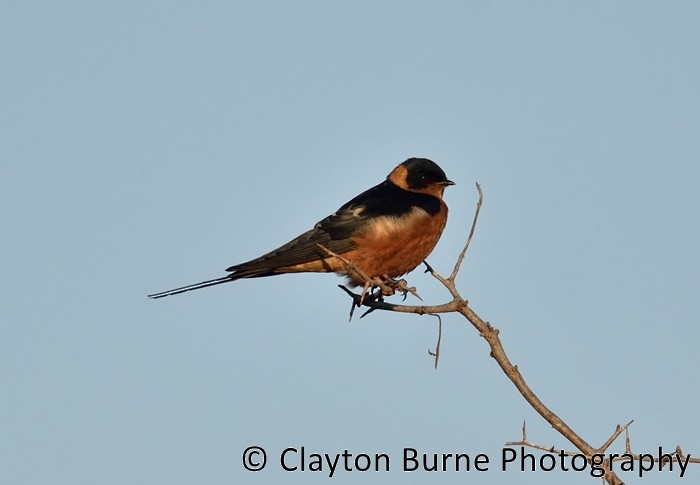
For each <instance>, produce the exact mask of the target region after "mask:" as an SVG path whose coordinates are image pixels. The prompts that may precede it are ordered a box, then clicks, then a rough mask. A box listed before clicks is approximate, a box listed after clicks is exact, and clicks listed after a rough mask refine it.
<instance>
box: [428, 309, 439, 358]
mask: <svg viewBox="0 0 700 485" xmlns="http://www.w3.org/2000/svg"><path fill="white" fill-rule="evenodd" d="M428 315H432V316H434V317H437V319H438V338H437V343H436V344H435V352H433V351H431V350H430V349H428V355H430V356H432V357H435V368H436V369H437V367H438V360H439V359H440V342H441V341H442V318H440V315H439V314H437V313H428Z"/></svg>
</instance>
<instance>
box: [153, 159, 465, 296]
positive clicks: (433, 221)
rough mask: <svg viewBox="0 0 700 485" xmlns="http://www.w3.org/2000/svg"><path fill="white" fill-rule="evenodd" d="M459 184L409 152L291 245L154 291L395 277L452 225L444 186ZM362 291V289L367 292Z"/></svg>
mask: <svg viewBox="0 0 700 485" xmlns="http://www.w3.org/2000/svg"><path fill="white" fill-rule="evenodd" d="M450 185H454V182H453V181H451V180H449V179H448V178H447V176H446V175H445V172H444V171H443V170H442V169H441V168H440V167H439V166H438V165H437V164H436V163H435V162H433V161H432V160H429V159H427V158H409V159H407V160H405V161H404V162H402V163H400V164H399V165H397V166H396V167H395V168H394V169H393V170H392V171H391V172H390V173H389V175H387V177H386V179H385V180H384V181H383V182H381V183H379V184H378V185H375V186H374V187H372V188H370V189H368V190H366V191H364V192H362V193H361V194H360V195H358V196H356V197H355V198H353V199H351V200H350V201H348V202H347V203H345V204H344V205H342V206H341V207H340V208H339V209H338V210H337V211H335V212H334V213H332V214H331V215H329V216H328V217H326V218H325V219H322V220H321V221H319V222H318V223H316V225H315V226H314V227H313V228H312V229H310V230H309V231H306V232H305V233H303V234H301V235H300V236H298V237H296V238H294V239H292V240H291V241H289V242H288V243H286V244H284V245H282V246H280V247H278V248H277V249H274V250H272V251H270V252H269V253H266V254H264V255H262V256H260V257H258V258H255V259H252V260H250V261H247V262H245V263H240V264H236V265H233V266H230V267H229V268H227V269H226V271H227V272H228V273H229V274H227V275H225V276H222V277H220V278H215V279H210V280H206V281H202V282H200V283H195V284H192V285H187V286H183V287H180V288H174V289H172V290H168V291H163V292H160V293H154V294H151V295H148V297H149V298H151V299H158V298H163V297H166V296H171V295H177V294H180V293H185V292H187V291H192V290H198V289H201V288H207V287H210V286H215V285H220V284H223V283H229V282H232V281H236V280H239V279H244V278H259V277H263V276H273V275H278V274H286V273H303V272H314V273H326V272H334V273H337V274H339V275H341V276H345V277H347V279H348V284H349V285H350V286H353V287H357V286H363V285H364V287H365V290H364V291H367V288H368V286H374V282H376V281H387V280H389V281H391V280H392V279H393V278H396V277H399V276H402V275H404V274H406V273H408V272H410V271H412V270H413V269H415V268H416V267H417V266H418V265H420V264H421V263H423V262H424V261H425V259H426V258H427V257H428V255H429V254H430V253H431V252H432V251H433V249H434V248H435V245H436V244H437V242H438V240H439V239H440V236H441V235H442V232H443V229H444V228H445V225H446V223H447V205H446V204H445V202H444V200H443V194H444V192H445V188H446V187H448V186H450ZM363 295H364V293H363Z"/></svg>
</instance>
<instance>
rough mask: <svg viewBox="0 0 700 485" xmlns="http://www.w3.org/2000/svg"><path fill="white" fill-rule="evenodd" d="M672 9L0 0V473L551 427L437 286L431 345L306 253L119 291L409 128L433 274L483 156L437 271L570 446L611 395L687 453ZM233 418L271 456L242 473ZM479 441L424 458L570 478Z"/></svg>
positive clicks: (417, 279) (310, 204) (378, 170)
mask: <svg viewBox="0 0 700 485" xmlns="http://www.w3.org/2000/svg"><path fill="white" fill-rule="evenodd" d="M699 21H700V6H698V4H697V3H695V2H673V3H661V2H437V3H434V2H433V3H428V2H424V3H420V2H380V3H377V2H353V3H352V4H350V3H343V4H341V3H340V2H304V1H302V2H243V3H242V2H219V3H216V2H176V3H173V2H146V3H144V2H122V3H120V4H114V3H108V2H72V3H70V4H60V3H49V2H15V3H13V4H8V5H6V6H5V7H4V8H3V14H2V18H1V19H0V39H1V40H2V42H0V59H1V60H2V65H3V69H2V71H3V72H2V74H1V75H0V86H1V93H2V96H1V97H0V110H1V112H2V113H3V116H2V117H1V118H0V123H1V125H0V142H1V143H0V146H2V151H1V153H2V167H3V168H2V177H0V199H1V200H2V204H1V205H0V207H1V208H0V211H1V212H2V221H3V228H4V229H3V235H2V238H1V239H0V241H1V242H0V246H1V249H2V251H0V263H1V264H2V272H3V278H2V279H1V280H0V289H1V291H0V295H1V296H0V312H1V315H2V318H1V322H0V332H1V338H0V386H1V388H0V389H1V390H0V395H1V396H2V397H0V416H1V417H0V479H1V480H2V482H3V483H23V484H44V483H56V484H64V483H65V484H68V483H70V484H76V483H104V484H110V483H114V484H117V483H143V484H161V483H162V484H165V483H167V484H190V483H211V484H223V483H269V482H270V480H274V481H275V482H276V483H289V484H296V483H320V482H324V481H327V480H329V479H328V478H327V475H324V474H322V473H317V474H314V473H309V472H307V473H303V474H302V473H287V472H284V471H283V470H281V468H280V466H279V463H278V461H279V454H280V453H281V451H282V450H284V449H285V448H287V447H301V446H304V447H305V448H306V449H307V450H308V451H309V452H316V453H331V454H335V453H342V452H343V450H345V449H347V450H349V451H350V452H353V453H356V454H357V453H372V454H373V453H387V454H389V455H390V456H391V457H392V470H391V472H390V473H365V474H361V473H338V474H336V476H334V477H333V479H332V480H333V483H368V482H369V483H396V482H402V483H423V482H424V480H425V478H426V476H430V477H432V476H433V475H432V474H431V475H427V474H425V473H411V474H405V473H403V472H401V471H399V463H400V450H401V449H402V448H404V447H414V448H417V449H419V450H420V451H424V452H426V453H457V452H461V453H470V454H473V455H476V454H477V453H486V454H488V455H489V456H490V457H491V459H492V462H496V461H497V459H498V457H499V456H500V455H499V454H500V452H501V449H502V447H503V445H504V443H505V442H506V441H509V440H514V439H518V438H519V434H520V426H521V424H522V421H523V420H527V423H528V434H529V438H530V439H531V440H533V441H536V442H539V443H541V444H543V445H546V446H551V445H555V446H557V447H566V448H570V446H569V445H568V443H566V442H565V440H564V439H563V438H562V437H560V436H559V435H557V434H556V433H555V432H554V431H553V430H552V429H551V428H550V427H549V426H548V425H547V424H546V423H545V422H544V421H543V420H542V419H541V418H539V417H538V416H537V415H536V414H535V413H534V411H532V409H530V408H529V406H528V405H527V404H526V403H525V401H524V400H523V399H522V398H521V396H520V395H519V394H518V393H517V391H516V390H515V388H514V387H513V386H512V384H511V383H510V382H509V381H508V380H507V379H506V377H505V376H504V375H503V373H502V372H501V371H500V370H499V369H498V367H497V365H496V363H495V362H494V361H493V359H491V358H490V357H489V355H488V348H487V346H486V344H485V342H484V341H483V340H481V339H480V338H479V336H478V335H477V334H476V332H475V331H474V329H473V328H472V327H471V326H470V325H469V324H467V323H466V322H465V321H464V320H463V319H462V318H461V317H459V316H457V315H447V316H444V317H443V323H444V329H443V340H442V356H441V361H440V366H439V368H438V370H437V371H436V370H434V369H433V366H432V361H431V360H430V358H429V357H428V355H427V349H429V348H433V347H434V344H435V339H436V335H437V334H436V332H437V329H436V324H435V320H434V319H432V318H430V317H427V316H424V317H419V316H407V315H397V314H389V313H378V312H375V313H374V314H372V315H371V316H370V317H368V318H365V319H362V320H354V321H353V322H352V323H350V324H348V323H347V312H348V310H349V307H350V305H349V301H348V299H347V298H346V296H345V295H344V294H343V293H342V292H341V291H340V290H339V289H338V288H337V287H336V284H337V283H340V282H342V280H340V279H339V278H337V277H335V276H333V275H293V276H280V277H275V278H266V279H259V280H250V281H241V282H237V283H232V284H230V285H223V286H219V287H216V288H210V289H207V290H202V291H198V292H194V293H188V294H184V295H180V296H177V297H172V298H167V299H165V300H159V301H149V300H147V299H146V297H145V295H146V294H148V293H151V292H155V291H160V290H165V289H168V288H172V287H175V286H180V285H184V284H188V283H194V282H197V281H201V280H203V279H207V278H211V277H216V276H220V275H222V274H223V269H224V268H226V267H228V266H230V265H232V264H235V263H239V262H242V261H245V260H248V259H250V258H253V257H255V256H258V255H259V254H261V253H263V252H266V251H268V250H270V249H273V248H275V247H277V246H278V245H280V244H281V243H284V242H286V241H287V240H289V239H290V238H292V237H294V236H296V235H298V234H299V233H301V232H303V231H305V230H307V229H308V228H310V227H311V226H312V225H313V224H314V223H315V222H316V221H318V220H319V219H321V218H323V217H324V216H326V215H327V214H329V213H330V212H332V211H334V210H335V209H336V208H337V207H339V206H340V205H341V204H343V203H344V202H346V201H347V200H349V199H350V198H351V197H353V196H354V195H356V194H357V193H359V192H360V191H362V190H364V189H366V188H369V187H370V186H372V185H375V184H376V183H378V182H380V181H381V180H383V178H384V177H385V176H386V174H387V173H388V172H389V171H390V170H391V169H392V168H393V167H394V166H395V165H396V164H398V163H399V162H401V161H402V160H404V159H406V158H408V157H411V156H424V157H429V158H431V159H433V160H435V161H436V162H437V163H439V164H440V166H441V167H442V168H443V169H444V170H445V172H446V173H447V175H448V177H449V178H450V179H452V180H454V181H455V182H457V185H456V186H454V187H450V188H448V190H447V192H446V196H445V199H446V201H447V203H448V205H449V206H450V219H449V221H448V225H447V228H446V230H445V233H444V235H443V238H442V240H441V242H440V243H439V245H438V247H437V249H436V250H435V252H434V253H433V255H431V257H430V259H429V261H430V262H431V264H432V265H433V266H434V267H435V268H436V269H437V270H438V271H440V272H441V273H443V274H449V272H450V270H451V268H452V265H453V264H454V261H455V259H456V257H457V254H458V253H459V250H460V249H461V247H462V245H463V244H464V241H465V237H466V234H467V232H468V229H469V224H470V222H471V217H472V214H473V210H474V204H475V202H476V198H477V194H476V190H475V187H474V184H475V182H479V183H480V184H481V185H482V187H483V190H484V194H485V203H484V207H483V210H482V214H481V219H480V223H479V226H478V228H477V232H476V236H475V239H474V241H473V243H472V246H471V248H470V252H469V255H468V257H467V259H466V261H465V263H464V265H463V269H462V272H461V273H460V275H459V277H458V280H457V281H458V284H459V288H460V291H461V292H462V294H463V295H464V296H465V297H466V298H467V299H469V301H470V303H471V305H472V307H473V308H474V309H475V310H476V311H477V312H478V313H479V314H480V315H481V316H482V317H483V318H484V319H486V320H489V321H490V322H491V323H492V324H493V325H495V326H496V327H498V328H499V329H500V330H501V338H502V340H503V342H504V345H505V347H506V350H507V351H508V352H509V355H510V357H511V360H512V361H513V362H514V363H516V364H518V366H519V368H520V370H521V372H522V373H523V374H524V376H525V378H526V379H527V381H528V383H529V384H530V385H531V387H532V388H533V389H534V390H535V392H537V393H538V395H539V396H540V398H541V399H542V400H543V401H544V402H545V403H546V404H547V405H549V406H550V407H551V408H552V410H554V411H555V412H556V413H557V414H558V415H559V416H560V417H562V418H563V419H564V420H565V421H567V422H568V423H569V424H570V425H571V426H572V427H573V428H574V429H575V430H576V431H577V432H578V433H579V434H580V435H581V436H583V437H584V438H585V439H586V440H588V441H589V442H590V443H592V444H596V445H599V444H601V443H602V442H604V441H605V439H606V438H607V437H608V436H609V435H610V433H611V432H612V431H613V429H614V427H615V425H616V424H618V423H625V422H627V421H629V420H631V419H634V420H635V422H634V424H633V425H632V427H631V439H632V446H633V449H634V451H636V452H656V451H657V450H658V447H659V446H663V447H664V448H665V449H667V450H669V451H670V450H672V449H673V448H675V446H676V445H677V444H680V445H681V446H682V447H683V449H684V451H686V452H688V453H691V454H693V453H698V454H699V455H700V425H699V424H698V420H697V419H695V415H696V413H697V408H698V403H699V402H700V394H699V392H698V389H697V386H696V385H695V383H694V375H695V369H696V368H697V349H698V345H699V344H700V330H699V326H698V316H697V301H698V294H699V293H700V276H699V275H700V258H699V257H698V250H697V248H698V247H700V223H699V221H698V213H700V195H699V193H698V189H697V187H698V183H699V182H700V141H699V140H700V137H698V132H699V129H700V114H699V113H700V94H699V92H700V91H699V90H698V86H700V62H699V61H700V58H699V56H698V49H697V46H698V45H700V32H699V31H698V29H697V26H698V25H699ZM408 279H409V282H410V283H411V284H413V285H415V286H417V287H418V288H419V291H420V293H421V295H422V297H423V298H424V300H425V301H426V302H427V303H443V302H446V301H448V299H449V295H448V294H447V292H446V291H445V290H444V289H442V288H441V287H440V285H439V284H438V283H437V282H435V281H433V280H432V279H431V278H430V277H429V276H427V275H424V274H423V273H422V272H420V271H417V272H414V273H412V274H410V275H409V278H408ZM250 445H261V446H263V447H265V449H266V450H267V451H268V454H269V455H270V463H269V464H268V467H267V469H266V470H264V471H262V472H259V473H249V472H247V471H245V470H244V468H243V466H242V464H241V454H242V452H243V450H244V449H245V448H246V447H248V446H250ZM623 449H624V442H623V441H622V440H620V441H619V442H618V443H616V444H615V445H614V446H613V448H611V451H613V450H614V451H617V452H622V451H623ZM496 468H497V467H496V466H493V467H492V469H491V470H489V471H488V472H484V473H482V474H475V473H474V472H472V473H470V474H468V475H465V474H457V473H454V472H447V473H442V474H438V477H439V478H437V477H436V478H432V479H434V480H438V481H441V482H442V483H463V481H464V480H465V479H466V480H469V481H478V482H482V483H509V484H511V483H525V484H530V483H537V484H541V483H562V482H563V481H565V482H566V483H594V482H593V480H594V479H592V478H590V476H589V475H588V474H587V473H574V472H568V473H563V472H549V473H547V472H541V471H540V472H537V473H524V474H523V473H520V472H516V471H508V472H506V473H502V472H500V471H499V470H497V469H496ZM696 474H700V469H697V470H696V469H695V468H690V469H689V470H688V472H687V475H686V476H687V477H692V476H694V475H696ZM623 476H624V477H626V481H627V483H635V481H638V479H637V478H636V477H635V476H633V475H623ZM651 476H653V477H654V478H653V481H654V483H677V480H678V474H677V473H668V472H662V473H659V472H655V473H651Z"/></svg>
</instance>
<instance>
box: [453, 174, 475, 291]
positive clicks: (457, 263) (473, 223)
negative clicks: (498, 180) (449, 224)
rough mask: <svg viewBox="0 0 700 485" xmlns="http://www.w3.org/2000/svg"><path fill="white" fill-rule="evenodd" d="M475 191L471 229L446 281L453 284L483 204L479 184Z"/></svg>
mask: <svg viewBox="0 0 700 485" xmlns="http://www.w3.org/2000/svg"><path fill="white" fill-rule="evenodd" d="M476 190H478V191H479V201H478V202H477V203H476V210H475V211H474V220H473V221H472V227H471V229H470V230H469V237H468V238H467V243H466V244H465V245H464V248H463V249H462V252H461V253H459V257H458V258H457V262H456V263H455V267H454V269H453V270H452V274H451V275H450V277H449V278H447V279H448V281H450V282H454V280H455V278H456V277H457V273H459V268H460V267H461V266H462V261H464V256H466V254H467V249H469V244H470V243H471V242H472V237H474V231H475V230H476V222H477V221H478V220H479V212H481V204H482V203H483V202H484V193H483V192H482V191H481V185H479V182H477V183H476Z"/></svg>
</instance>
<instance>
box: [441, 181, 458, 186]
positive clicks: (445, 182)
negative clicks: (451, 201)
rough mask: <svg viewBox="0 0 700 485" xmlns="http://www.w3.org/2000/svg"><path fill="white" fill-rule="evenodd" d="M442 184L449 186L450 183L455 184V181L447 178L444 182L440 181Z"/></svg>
mask: <svg viewBox="0 0 700 485" xmlns="http://www.w3.org/2000/svg"><path fill="white" fill-rule="evenodd" d="M440 185H444V186H445V187H447V186H448V185H455V183H454V182H453V181H452V180H445V181H444V182H440Z"/></svg>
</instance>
